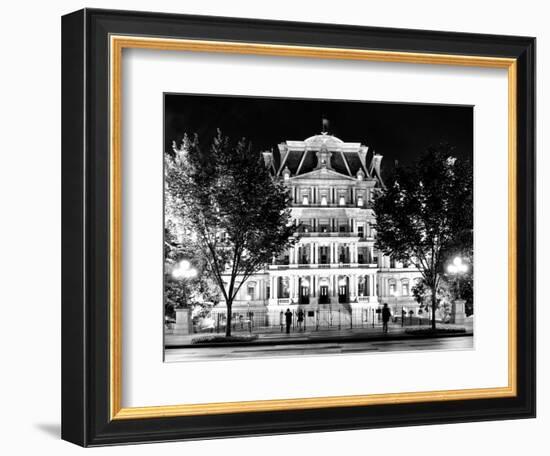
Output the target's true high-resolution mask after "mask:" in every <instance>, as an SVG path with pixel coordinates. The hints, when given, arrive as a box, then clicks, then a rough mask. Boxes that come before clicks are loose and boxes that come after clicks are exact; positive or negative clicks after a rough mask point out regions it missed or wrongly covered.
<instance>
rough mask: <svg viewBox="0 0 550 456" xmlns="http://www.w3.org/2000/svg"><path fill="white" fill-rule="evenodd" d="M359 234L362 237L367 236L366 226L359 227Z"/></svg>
mask: <svg viewBox="0 0 550 456" xmlns="http://www.w3.org/2000/svg"><path fill="white" fill-rule="evenodd" d="M357 234H358V235H359V237H360V238H362V237H365V227H364V226H363V225H359V226H358V227H357Z"/></svg>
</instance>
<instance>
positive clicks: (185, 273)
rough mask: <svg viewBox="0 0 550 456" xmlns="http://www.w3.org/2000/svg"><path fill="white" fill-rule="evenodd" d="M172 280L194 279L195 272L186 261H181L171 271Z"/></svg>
mask: <svg viewBox="0 0 550 456" xmlns="http://www.w3.org/2000/svg"><path fill="white" fill-rule="evenodd" d="M172 277H173V278H174V279H194V278H195V277H197V270H196V269H195V268H194V267H192V266H191V263H190V262H189V261H187V260H181V261H180V262H179V263H178V265H177V266H176V267H175V268H174V269H173V270H172Z"/></svg>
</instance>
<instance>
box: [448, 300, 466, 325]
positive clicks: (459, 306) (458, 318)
mask: <svg viewBox="0 0 550 456" xmlns="http://www.w3.org/2000/svg"><path fill="white" fill-rule="evenodd" d="M465 304H466V301H464V300H463V299H457V300H456V301H455V302H453V305H452V309H451V323H454V324H456V325H462V324H464V320H465V319H466V306H465Z"/></svg>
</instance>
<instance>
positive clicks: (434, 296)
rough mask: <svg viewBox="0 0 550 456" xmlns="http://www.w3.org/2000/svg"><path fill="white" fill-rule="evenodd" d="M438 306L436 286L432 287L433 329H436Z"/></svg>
mask: <svg viewBox="0 0 550 456" xmlns="http://www.w3.org/2000/svg"><path fill="white" fill-rule="evenodd" d="M436 307H437V295H436V287H433V288H432V330H433V331H435V309H436Z"/></svg>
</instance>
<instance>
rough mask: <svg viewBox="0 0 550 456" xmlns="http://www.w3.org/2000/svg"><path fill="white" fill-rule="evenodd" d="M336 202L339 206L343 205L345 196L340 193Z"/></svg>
mask: <svg viewBox="0 0 550 456" xmlns="http://www.w3.org/2000/svg"><path fill="white" fill-rule="evenodd" d="M338 204H339V205H340V206H345V205H346V198H345V196H342V195H340V198H339V200H338Z"/></svg>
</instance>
